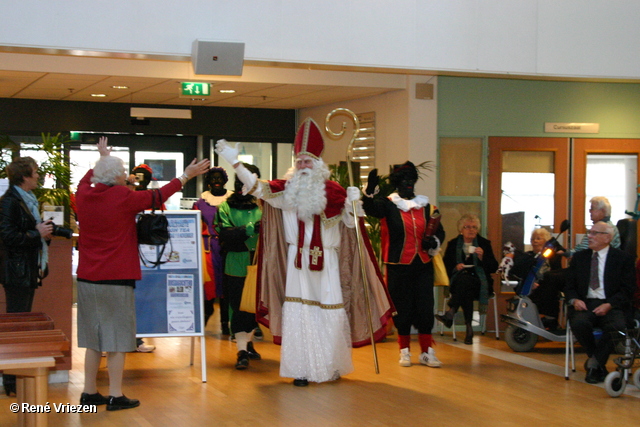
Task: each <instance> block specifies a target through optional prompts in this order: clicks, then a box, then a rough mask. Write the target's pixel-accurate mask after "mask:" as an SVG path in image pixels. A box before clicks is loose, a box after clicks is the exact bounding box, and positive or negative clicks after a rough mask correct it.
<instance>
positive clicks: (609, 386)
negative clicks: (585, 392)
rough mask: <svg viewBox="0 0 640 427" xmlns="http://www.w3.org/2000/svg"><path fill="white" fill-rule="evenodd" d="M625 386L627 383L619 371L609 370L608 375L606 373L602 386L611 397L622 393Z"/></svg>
mask: <svg viewBox="0 0 640 427" xmlns="http://www.w3.org/2000/svg"><path fill="white" fill-rule="evenodd" d="M626 387H627V383H626V381H625V380H624V379H623V378H622V374H621V373H620V371H613V372H609V375H607V378H605V380H604V388H605V389H606V390H607V393H609V396H611V397H619V396H620V395H621V394H622V393H624V389H625V388H626Z"/></svg>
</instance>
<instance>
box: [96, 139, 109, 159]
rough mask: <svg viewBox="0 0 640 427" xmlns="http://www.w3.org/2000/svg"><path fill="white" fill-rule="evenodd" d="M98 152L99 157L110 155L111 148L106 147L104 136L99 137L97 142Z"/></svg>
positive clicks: (106, 141) (106, 140) (106, 142)
mask: <svg viewBox="0 0 640 427" xmlns="http://www.w3.org/2000/svg"><path fill="white" fill-rule="evenodd" d="M98 152H99V153H100V156H110V155H111V147H109V146H108V138H107V137H106V136H101V137H100V139H99V140H98Z"/></svg>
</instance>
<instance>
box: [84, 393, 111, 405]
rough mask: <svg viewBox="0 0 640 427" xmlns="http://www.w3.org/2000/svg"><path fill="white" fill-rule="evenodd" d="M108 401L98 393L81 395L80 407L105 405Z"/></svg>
mask: <svg viewBox="0 0 640 427" xmlns="http://www.w3.org/2000/svg"><path fill="white" fill-rule="evenodd" d="M108 400H109V399H108V398H106V397H105V396H103V395H101V394H100V393H93V394H89V393H82V394H81V395H80V404H81V405H106V404H107V401H108Z"/></svg>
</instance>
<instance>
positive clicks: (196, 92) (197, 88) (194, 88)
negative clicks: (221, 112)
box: [182, 82, 211, 96]
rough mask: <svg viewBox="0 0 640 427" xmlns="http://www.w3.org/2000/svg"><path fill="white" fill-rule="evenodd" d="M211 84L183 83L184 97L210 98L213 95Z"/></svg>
mask: <svg viewBox="0 0 640 427" xmlns="http://www.w3.org/2000/svg"><path fill="white" fill-rule="evenodd" d="M210 86H211V85H210V84H209V83H194V82H182V95H183V96H209V95H211V91H210V90H209V89H210Z"/></svg>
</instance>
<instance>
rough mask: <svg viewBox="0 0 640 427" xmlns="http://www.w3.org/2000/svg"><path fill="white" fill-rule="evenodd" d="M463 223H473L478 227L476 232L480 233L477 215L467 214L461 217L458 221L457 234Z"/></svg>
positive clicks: (460, 230)
mask: <svg viewBox="0 0 640 427" xmlns="http://www.w3.org/2000/svg"><path fill="white" fill-rule="evenodd" d="M465 222H473V223H475V224H476V225H477V226H478V232H480V218H478V215H475V214H469V213H467V214H464V215H462V216H461V217H460V219H459V220H458V232H462V227H463V226H464V223H465Z"/></svg>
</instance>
